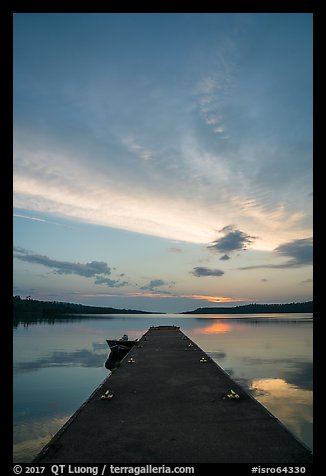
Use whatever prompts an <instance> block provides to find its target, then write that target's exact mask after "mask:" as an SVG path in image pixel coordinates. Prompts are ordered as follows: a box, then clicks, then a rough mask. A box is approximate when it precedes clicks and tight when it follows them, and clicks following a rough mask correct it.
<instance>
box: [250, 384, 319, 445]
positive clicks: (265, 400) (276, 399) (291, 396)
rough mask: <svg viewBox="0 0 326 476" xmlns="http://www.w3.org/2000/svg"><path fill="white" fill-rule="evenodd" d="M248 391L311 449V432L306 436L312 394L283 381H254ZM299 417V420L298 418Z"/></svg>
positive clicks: (310, 421)
mask: <svg viewBox="0 0 326 476" xmlns="http://www.w3.org/2000/svg"><path fill="white" fill-rule="evenodd" d="M249 388H250V390H251V391H252V393H253V395H254V396H255V397H256V398H257V400H258V401H259V402H260V403H262V404H263V405H264V406H265V407H266V408H268V409H269V410H270V411H271V412H272V413H273V415H275V416H276V417H277V418H278V419H279V420H281V421H283V422H286V423H287V427H288V428H290V429H291V430H292V431H293V432H294V433H295V434H296V435H298V436H299V438H301V439H302V440H304V439H306V441H307V443H308V442H310V445H309V446H310V447H312V432H310V433H309V436H307V424H309V425H312V423H313V414H312V403H313V393H312V391H311V390H306V389H303V388H300V387H298V386H297V385H293V384H291V383H289V382H287V381H286V380H284V379H281V378H278V379H272V378H266V379H254V380H252V381H251V383H250V387H249ZM299 416H300V418H298V417H299Z"/></svg>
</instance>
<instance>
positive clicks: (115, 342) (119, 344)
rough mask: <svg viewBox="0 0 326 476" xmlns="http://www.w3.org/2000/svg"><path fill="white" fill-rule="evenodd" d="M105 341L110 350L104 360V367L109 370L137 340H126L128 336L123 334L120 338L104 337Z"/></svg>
mask: <svg viewBox="0 0 326 476" xmlns="http://www.w3.org/2000/svg"><path fill="white" fill-rule="evenodd" d="M106 342H107V343H108V346H109V347H110V350H111V352H110V354H109V357H108V359H107V361H106V362H105V367H106V368H107V369H109V370H113V369H114V368H115V367H116V366H117V364H118V363H119V362H120V361H121V360H122V359H123V358H124V357H125V356H126V355H127V354H128V352H129V350H130V349H131V348H132V347H133V346H134V345H135V344H136V343H137V342H138V341H137V340H128V336H127V335H126V334H124V335H123V336H122V337H121V339H106Z"/></svg>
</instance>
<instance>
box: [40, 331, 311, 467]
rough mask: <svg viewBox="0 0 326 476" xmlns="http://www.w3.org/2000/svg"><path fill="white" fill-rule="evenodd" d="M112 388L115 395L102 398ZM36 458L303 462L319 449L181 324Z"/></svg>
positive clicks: (150, 336) (149, 343) (136, 350)
mask: <svg viewBox="0 0 326 476" xmlns="http://www.w3.org/2000/svg"><path fill="white" fill-rule="evenodd" d="M131 358H132V360H133V362H130V360H131ZM231 389H232V390H234V392H236V393H237V394H238V395H239V397H240V398H235V399H229V398H228V397H227V394H229V393H230V390H231ZM107 390H109V393H110V394H112V395H113V398H112V399H110V400H103V399H101V395H103V394H104V393H105V392H106V391H107ZM35 462H38V463H47V462H48V463H57V464H60V463H112V464H114V463H118V464H135V463H140V464H144V463H158V464H169V463H171V464H173V463H179V464H184V463H254V464H255V463H285V464H290V463H292V464H304V463H311V462H312V454H311V452H310V450H309V449H307V448H306V447H305V446H304V445H303V444H302V443H300V442H299V441H298V440H297V439H296V438H295V437H294V436H293V435H292V434H291V433H290V432H289V431H288V430H287V429H286V428H285V427H284V426H283V425H282V424H281V423H280V422H279V420H278V419H277V418H275V417H274V416H273V415H271V414H270V413H269V412H268V411H267V410H266V409H265V408H264V407H263V406H262V405H261V404H260V403H258V402H257V401H256V400H255V399H254V398H253V397H251V396H250V395H249V394H248V393H246V391H245V390H244V389H243V388H242V387H241V386H240V385H238V384H237V383H235V382H234V381H233V380H232V379H231V378H230V377H229V376H228V375H227V374H226V373H225V372H224V371H223V370H222V369H221V368H220V367H219V366H218V365H217V364H216V363H215V362H214V361H213V360H212V359H211V358H210V357H209V356H208V355H207V354H205V353H204V352H203V351H202V350H201V349H200V348H199V347H198V346H197V345H196V344H195V343H194V342H193V341H191V340H190V339H189V338H188V337H186V336H185V335H184V334H183V333H182V332H181V331H180V329H179V328H178V327H174V326H160V327H151V328H150V329H149V330H148V331H147V332H146V333H145V334H144V335H143V337H142V338H141V339H140V340H139V342H138V344H136V345H135V346H134V347H133V348H132V349H131V350H130V352H129V353H128V354H127V355H126V357H125V358H124V359H123V360H122V362H121V364H120V366H119V367H118V368H117V369H116V370H115V371H114V372H113V373H112V374H111V375H109V377H108V378H107V379H106V380H105V381H104V383H103V384H102V385H101V386H100V387H98V388H97V389H96V390H95V391H94V393H93V394H92V395H91V396H90V398H89V399H88V400H87V402H85V404H84V405H83V406H82V407H81V408H80V409H79V410H78V411H77V412H76V413H75V414H74V415H73V416H72V417H71V418H70V420H69V421H68V422H67V423H66V425H64V427H63V428H62V429H61V430H60V431H59V432H58V433H57V435H55V436H54V438H53V439H52V440H51V441H50V443H49V444H48V445H47V446H46V447H45V448H44V449H43V450H42V452H41V453H40V454H39V455H38V457H37V458H36V459H35Z"/></svg>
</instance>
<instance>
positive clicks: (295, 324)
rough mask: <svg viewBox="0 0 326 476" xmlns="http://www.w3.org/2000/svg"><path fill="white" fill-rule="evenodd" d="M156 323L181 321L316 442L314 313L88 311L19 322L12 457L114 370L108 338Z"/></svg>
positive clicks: (45, 434) (23, 457) (50, 431)
mask: <svg viewBox="0 0 326 476" xmlns="http://www.w3.org/2000/svg"><path fill="white" fill-rule="evenodd" d="M158 325H176V326H180V328H181V330H182V331H183V332H184V333H185V334H186V335H187V336H188V337H190V339H192V340H193V341H194V342H196V343H197V344H198V345H199V346H200V347H201V348H202V349H203V350H204V351H205V352H207V353H209V355H210V356H211V357H212V358H213V359H214V360H215V361H216V362H217V363H218V364H219V365H220V366H221V367H222V368H223V369H224V370H225V371H226V372H227V373H228V374H230V375H231V376H232V378H234V379H235V380H236V381H238V382H239V383H240V384H241V385H242V386H243V387H244V388H245V389H246V390H248V391H249V392H250V393H251V394H252V395H254V396H255V398H257V400H259V401H260V402H261V403H262V404H263V405H264V406H265V407H266V408H268V410H270V412H272V413H273V414H274V415H275V416H276V417H277V418H279V419H280V420H281V421H282V422H283V423H284V425H285V426H287V428H289V429H290V430H291V431H292V433H294V434H295V435H296V436H297V437H298V438H299V439H300V440H301V441H302V442H304V443H305V444H306V445H307V446H308V447H309V448H311V449H312V426H313V417H312V397H313V388H312V366H313V362H312V353H313V348H312V347H313V342H312V338H313V323H312V314H267V315H262V316H261V315H257V314H255V315H249V314H247V315H237V316H235V315H230V314H224V315H222V314H219V315H214V316H212V315H210V316H207V315H195V316H189V315H188V316H182V315H179V314H166V315H158V314H157V315H156V314H153V315H122V314H120V315H102V316H98V315H96V316H95V315H94V316H91V315H83V316H79V317H74V318H73V319H68V318H67V319H65V318H62V319H60V320H55V321H52V322H47V321H37V319H35V322H33V323H29V324H27V323H26V322H25V323H24V322H22V321H20V322H17V321H16V322H15V324H14V336H13V339H14V422H13V424H14V432H13V434H14V441H13V452H14V462H20V463H28V462H31V461H32V459H33V458H34V457H35V456H36V454H37V453H38V452H39V451H40V450H41V449H42V447H43V446H44V445H45V444H46V443H47V442H48V441H49V440H50V438H51V437H52V436H53V435H54V434H55V433H56V432H57V431H58V430H59V428H61V426H62V425H63V424H64V423H65V422H66V421H67V420H68V418H69V417H70V416H71V415H72V414H73V413H74V412H75V411H76V410H77V409H78V407H79V406H80V405H81V404H82V403H83V402H85V400H87V398H88V397H89V395H90V394H91V393H92V392H93V391H94V389H95V388H96V387H98V385H99V384H100V383H101V382H102V381H103V380H104V379H105V378H106V377H107V376H108V375H109V371H108V370H107V369H106V368H105V367H104V363H105V361H106V358H107V356H108V354H109V349H108V346H107V344H106V341H105V339H107V338H111V339H114V338H120V337H121V336H122V335H123V334H124V333H126V334H128V336H129V339H136V338H140V337H141V336H142V335H143V334H144V333H145V332H146V331H147V330H148V328H149V327H150V326H158ZM217 443H218V442H217Z"/></svg>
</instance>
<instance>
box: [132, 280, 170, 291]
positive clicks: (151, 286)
mask: <svg viewBox="0 0 326 476" xmlns="http://www.w3.org/2000/svg"><path fill="white" fill-rule="evenodd" d="M174 284H175V283H174V282H172V281H163V279H152V280H151V281H149V283H147V284H145V285H144V286H141V287H140V288H139V289H141V290H143V291H147V290H148V291H155V292H160V291H157V288H160V287H161V286H169V287H171V285H174ZM162 292H163V294H169V293H168V292H167V291H162Z"/></svg>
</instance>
